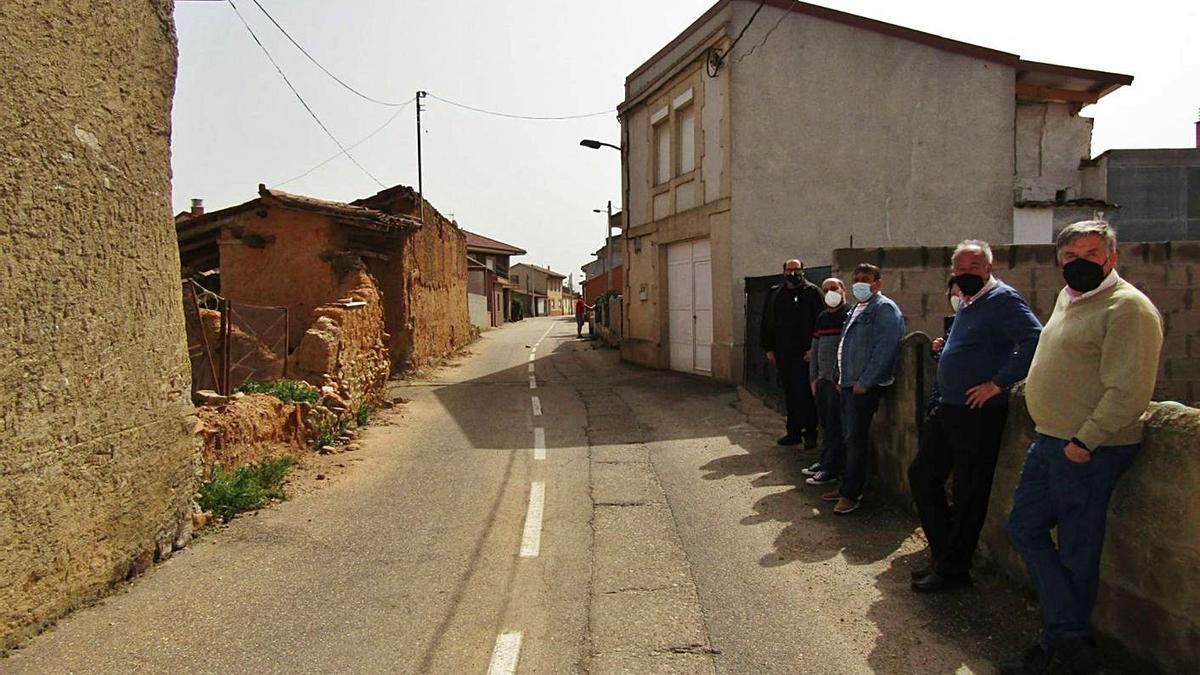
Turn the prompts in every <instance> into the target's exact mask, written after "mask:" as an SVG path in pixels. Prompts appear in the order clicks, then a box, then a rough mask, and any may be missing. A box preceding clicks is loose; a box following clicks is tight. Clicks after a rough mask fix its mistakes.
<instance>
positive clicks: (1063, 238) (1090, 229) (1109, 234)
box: [1054, 220, 1117, 257]
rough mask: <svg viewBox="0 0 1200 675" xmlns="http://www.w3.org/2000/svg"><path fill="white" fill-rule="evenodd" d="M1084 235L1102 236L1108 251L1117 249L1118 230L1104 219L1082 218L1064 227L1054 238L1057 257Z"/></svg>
mask: <svg viewBox="0 0 1200 675" xmlns="http://www.w3.org/2000/svg"><path fill="white" fill-rule="evenodd" d="M1084 237H1100V238H1101V239H1103V240H1104V245H1105V246H1107V247H1108V252H1109V253H1112V252H1113V251H1115V250H1117V232H1116V230H1114V229H1113V228H1112V225H1109V224H1108V222H1107V221H1104V220H1081V221H1079V222H1078V223H1071V224H1070V225H1068V226H1066V227H1064V228H1063V229H1062V232H1059V233H1058V236H1057V237H1056V238H1055V239H1054V255H1055V257H1057V256H1058V255H1059V254H1060V253H1062V250H1063V249H1064V248H1066V247H1067V246H1069V245H1070V244H1071V242H1074V241H1075V240H1077V239H1082V238H1084Z"/></svg>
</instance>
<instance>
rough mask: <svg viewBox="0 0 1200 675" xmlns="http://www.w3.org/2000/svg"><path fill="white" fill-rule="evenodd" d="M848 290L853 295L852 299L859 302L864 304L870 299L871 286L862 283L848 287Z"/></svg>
mask: <svg viewBox="0 0 1200 675" xmlns="http://www.w3.org/2000/svg"><path fill="white" fill-rule="evenodd" d="M850 290H851V292H853V293H854V298H855V299H856V300H858V301H859V302H866V301H867V300H868V299H870V297H871V284H868V283H866V282H864V281H860V282H858V283H856V284H854V285H853V286H851V287H850Z"/></svg>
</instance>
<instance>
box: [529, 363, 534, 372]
mask: <svg viewBox="0 0 1200 675" xmlns="http://www.w3.org/2000/svg"><path fill="white" fill-rule="evenodd" d="M529 372H531V373H532V372H533V364H532V363H531V364H529Z"/></svg>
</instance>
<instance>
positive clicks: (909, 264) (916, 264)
mask: <svg viewBox="0 0 1200 675" xmlns="http://www.w3.org/2000/svg"><path fill="white" fill-rule="evenodd" d="M882 253H883V264H882V265H881V267H883V269H884V273H885V274H886V273H887V271H888V270H896V269H905V268H907V269H912V268H922V267H925V266H926V257H925V256H926V253H925V249H924V248H923V247H920V246H896V247H890V248H885V249H882Z"/></svg>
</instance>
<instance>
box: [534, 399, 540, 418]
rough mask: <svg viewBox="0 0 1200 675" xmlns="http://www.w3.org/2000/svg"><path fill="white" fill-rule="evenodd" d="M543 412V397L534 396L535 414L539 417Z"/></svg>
mask: <svg viewBox="0 0 1200 675" xmlns="http://www.w3.org/2000/svg"><path fill="white" fill-rule="evenodd" d="M541 414H542V399H540V398H538V397H536V396H534V397H533V415H534V417H537V416H539V415H541Z"/></svg>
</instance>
